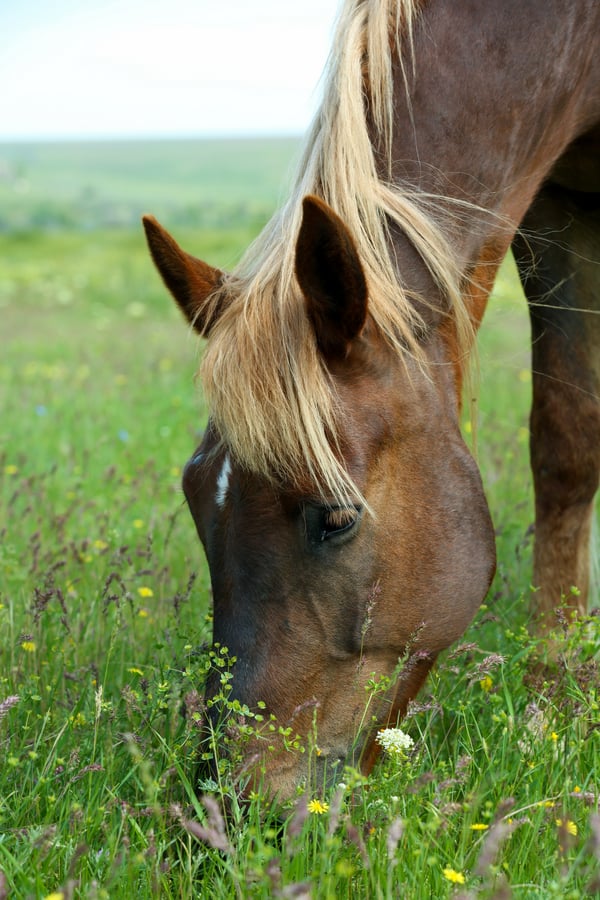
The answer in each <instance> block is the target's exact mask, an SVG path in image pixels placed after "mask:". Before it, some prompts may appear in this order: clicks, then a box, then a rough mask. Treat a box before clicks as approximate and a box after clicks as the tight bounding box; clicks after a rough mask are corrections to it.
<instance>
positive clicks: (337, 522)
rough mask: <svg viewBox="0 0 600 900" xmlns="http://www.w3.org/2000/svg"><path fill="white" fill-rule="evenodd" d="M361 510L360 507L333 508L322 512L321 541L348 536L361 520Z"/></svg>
mask: <svg viewBox="0 0 600 900" xmlns="http://www.w3.org/2000/svg"><path fill="white" fill-rule="evenodd" d="M360 514H361V509H360V507H359V506H344V507H332V508H328V507H327V508H325V509H322V510H321V518H320V523H319V524H320V535H319V540H320V541H326V540H329V538H332V537H337V536H338V535H342V534H347V533H348V532H350V531H351V530H352V529H353V528H354V526H355V525H356V524H357V523H358V521H359V519H360Z"/></svg>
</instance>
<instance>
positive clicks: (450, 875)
mask: <svg viewBox="0 0 600 900" xmlns="http://www.w3.org/2000/svg"><path fill="white" fill-rule="evenodd" d="M442 875H443V876H444V878H447V879H448V881H451V882H452V883H453V884H464V883H465V876H464V875H463V873H462V872H457V871H456V869H444V870H443V871H442Z"/></svg>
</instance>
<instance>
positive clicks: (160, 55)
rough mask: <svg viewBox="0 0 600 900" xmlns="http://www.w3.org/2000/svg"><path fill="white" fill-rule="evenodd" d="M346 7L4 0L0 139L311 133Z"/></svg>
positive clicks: (332, 0)
mask: <svg viewBox="0 0 600 900" xmlns="http://www.w3.org/2000/svg"><path fill="white" fill-rule="evenodd" d="M337 8H338V0H0V141H7V140H23V139H26V140H30V139H48V138H51V139H62V138H75V139H80V138H110V137H187V136H229V135H231V136H234V135H235V136H240V135H278V134H281V135H285V134H301V133H303V132H304V131H305V130H306V128H307V126H308V124H309V122H310V119H311V116H312V114H313V112H314V110H315V108H316V105H317V102H318V97H319V93H318V83H319V79H320V75H321V72H322V69H323V66H324V65H325V61H326V59H327V54H328V51H329V47H330V44H331V35H332V29H333V23H334V21H335V15H336V11H337Z"/></svg>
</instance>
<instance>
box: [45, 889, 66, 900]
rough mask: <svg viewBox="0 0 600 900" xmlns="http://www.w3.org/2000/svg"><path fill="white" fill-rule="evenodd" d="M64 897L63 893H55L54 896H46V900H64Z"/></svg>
mask: <svg viewBox="0 0 600 900" xmlns="http://www.w3.org/2000/svg"><path fill="white" fill-rule="evenodd" d="M64 896H65V895H64V894H63V892H62V891H54V892H53V893H52V894H46V896H45V897H44V900H64Z"/></svg>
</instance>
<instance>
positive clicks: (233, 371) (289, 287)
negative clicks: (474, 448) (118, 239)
mask: <svg viewBox="0 0 600 900" xmlns="http://www.w3.org/2000/svg"><path fill="white" fill-rule="evenodd" d="M421 2H422V0H369V2H365V0H346V2H345V3H344V5H343V8H342V10H341V14H340V18H339V20H338V24H337V30H336V34H335V38H334V42H333V47H332V51H331V55H330V59H329V63H328V68H327V71H326V80H325V83H324V96H323V100H322V103H321V106H320V108H319V110H318V112H317V115H316V117H315V120H314V123H313V126H312V128H311V130H310V132H309V134H308V137H307V141H306V146H305V150H304V153H303V155H302V158H301V160H300V164H299V168H298V172H297V176H296V178H295V182H294V186H293V189H292V193H291V196H290V198H289V200H288V202H287V203H286V204H285V206H284V207H283V208H282V209H281V210H280V211H279V212H278V213H277V214H276V215H275V216H274V217H273V219H272V220H271V221H270V222H269V223H268V225H267V226H266V227H265V229H264V230H263V232H262V233H261V234H260V235H259V237H258V238H257V239H256V241H255V242H254V243H253V244H252V245H251V246H250V247H249V249H248V250H247V252H246V254H245V256H244V257H243V259H242V260H241V262H240V263H239V265H238V266H237V268H236V269H235V270H234V271H233V272H232V273H231V274H230V275H228V276H227V278H226V280H225V282H224V284H223V285H222V287H221V288H220V289H219V298H220V299H221V300H223V299H224V300H225V303H223V304H222V307H225V308H226V309H225V312H224V313H223V315H222V316H221V317H220V318H219V319H218V321H217V322H216V323H215V325H214V327H213V328H212V330H211V334H210V340H209V342H208V344H207V346H206V348H205V351H204V357H203V361H202V365H201V370H200V374H201V378H202V382H203V385H204V389H205V393H206V397H207V400H208V403H209V406H210V408H211V415H212V417H213V421H214V424H215V426H216V428H217V430H218V432H219V434H220V436H221V438H222V441H223V442H224V443H225V444H226V445H227V447H228V448H229V450H230V452H231V453H232V454H233V457H234V458H235V459H236V461H237V462H238V463H239V464H241V465H242V466H244V467H246V468H248V469H249V470H251V471H254V472H257V473H259V474H261V475H264V476H266V477H267V478H270V479H277V480H278V481H283V482H285V481H288V482H289V481H291V483H297V481H298V479H299V478H302V477H303V478H306V476H307V475H308V476H309V478H310V479H311V482H312V483H313V484H314V485H315V487H316V489H318V490H319V491H320V493H321V495H322V497H323V498H325V499H326V500H327V501H328V502H330V503H340V504H342V503H345V502H348V499H349V498H354V499H356V498H357V497H360V492H359V491H358V490H357V487H356V486H355V485H354V484H353V483H352V480H351V478H350V476H349V474H348V473H347V472H346V470H345V468H344V466H343V463H342V462H341V461H340V454H339V453H338V452H336V446H337V441H336V436H337V434H338V432H339V426H340V410H339V404H338V402H337V399H336V393H335V387H334V384H333V382H332V379H331V377H330V376H329V374H328V372H327V369H326V367H325V365H324V363H323V360H322V359H321V357H320V355H319V353H318V352H317V348H316V342H315V338H314V334H313V332H312V329H311V326H310V324H309V321H308V318H307V316H306V312H305V303H304V300H303V297H302V295H301V292H300V289H299V286H298V284H297V281H296V278H295V274H294V256H295V241H296V236H297V234H298V231H299V228H300V223H301V216H302V208H301V207H302V198H303V197H304V196H305V195H306V194H316V195H318V196H320V197H321V198H322V199H323V200H325V202H326V203H328V204H329V205H330V206H331V207H332V208H333V209H334V210H335V212H337V214H338V215H339V216H340V217H341V218H342V219H343V221H344V222H345V223H346V225H347V226H348V228H349V230H350V232H351V234H352V235H353V237H354V240H355V243H356V246H357V249H358V252H359V255H360V258H361V261H362V264H363V267H364V270H365V274H366V277H367V283H368V287H369V311H370V313H371V315H372V317H373V319H374V320H375V322H376V324H377V326H378V327H379V329H380V330H381V332H382V333H383V334H384V335H385V336H386V337H387V340H388V341H389V343H390V344H391V345H392V346H393V347H394V348H395V350H396V352H397V353H398V354H399V355H400V356H404V355H405V354H407V353H412V354H413V355H415V356H417V357H419V356H420V350H419V346H418V341H417V338H416V336H415V331H416V329H418V326H419V324H420V320H419V316H418V314H417V313H416V311H415V308H414V303H413V302H411V297H410V296H409V295H408V294H407V292H406V291H405V290H404V289H403V288H402V285H401V284H399V282H398V275H397V270H396V268H395V265H394V260H393V258H392V254H391V245H390V239H389V229H390V226H396V227H398V228H399V229H400V230H401V231H402V232H403V233H404V234H406V235H407V236H408V238H409V239H410V240H411V241H412V243H413V245H414V247H415V248H416V250H417V251H418V253H419V254H420V255H421V257H422V258H423V260H424V262H425V264H426V265H427V267H428V269H429V271H430V272H431V274H432V276H433V278H434V280H435V282H436V283H437V284H438V286H439V288H440V290H441V292H442V295H443V296H445V297H446V298H447V301H448V304H449V308H450V309H451V310H452V311H453V315H454V317H455V319H456V321H457V330H458V334H459V338H460V334H461V329H462V330H463V331H464V333H465V334H466V331H467V329H468V315H467V313H466V311H465V309H464V305H463V303H462V300H461V293H460V287H459V282H460V273H459V272H458V271H457V268H456V265H455V263H454V262H453V257H452V254H451V251H450V248H449V246H448V243H447V241H446V239H445V237H444V235H443V233H442V230H441V228H440V227H439V226H438V225H436V222H435V220H434V219H433V217H432V216H431V214H430V213H428V212H427V205H428V204H427V202H424V200H423V198H419V196H418V194H417V192H416V191H415V190H414V189H412V190H411V191H408V190H402V189H401V188H400V187H398V186H397V185H392V184H391V183H389V181H388V182H386V181H384V180H383V179H382V178H381V177H380V174H379V172H378V169H377V164H376V160H375V154H374V150H373V146H372V143H371V135H370V133H369V123H368V121H367V118H366V114H365V106H366V103H365V94H366V91H367V87H366V84H367V83H368V106H369V115H370V116H371V119H372V123H373V126H374V128H375V130H376V132H377V139H378V148H379V152H380V153H381V149H382V148H383V151H384V154H385V152H387V155H388V158H387V170H388V172H391V162H392V160H391V145H392V125H393V122H392V117H393V71H392V64H393V61H394V55H395V56H396V59H397V60H399V61H400V66H401V70H402V72H403V74H404V79H405V84H408V75H407V72H408V70H409V69H410V64H411V62H412V53H411V51H412V29H413V23H414V21H415V18H416V16H417V15H418V13H419V8H420V5H421ZM380 164H381V161H380ZM384 169H385V166H384ZM390 180H391V179H390ZM220 305H221V304H220Z"/></svg>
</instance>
